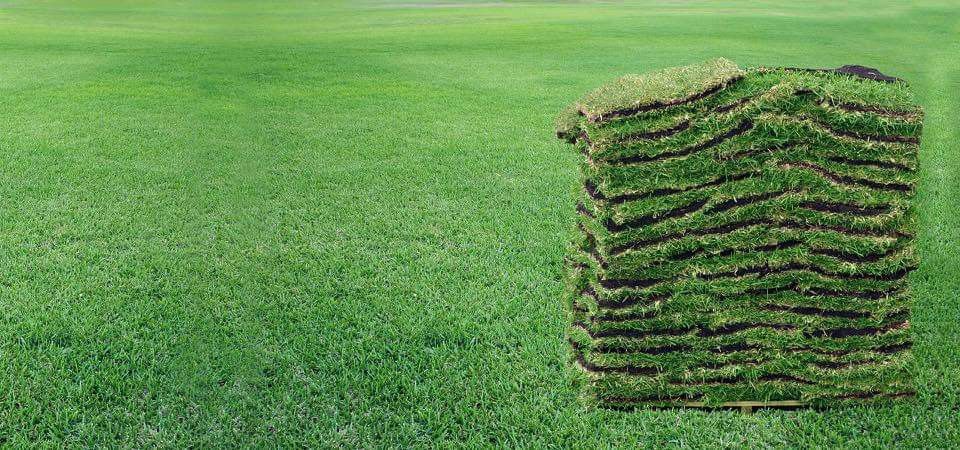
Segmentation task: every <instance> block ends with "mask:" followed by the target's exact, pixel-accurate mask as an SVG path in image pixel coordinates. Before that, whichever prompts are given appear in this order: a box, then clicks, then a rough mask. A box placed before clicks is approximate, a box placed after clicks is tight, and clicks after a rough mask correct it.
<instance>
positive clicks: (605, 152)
mask: <svg viewBox="0 0 960 450" xmlns="http://www.w3.org/2000/svg"><path fill="white" fill-rule="evenodd" d="M922 118H923V114H922V111H921V109H920V108H919V107H918V106H917V105H916V104H915V102H914V101H913V100H912V97H911V95H910V93H909V90H908V88H907V86H906V84H905V83H903V82H901V81H895V82H885V81H878V80H874V79H867V78H864V77H860V76H854V75H850V74H846V73H837V72H834V71H801V70H787V69H763V68H758V69H748V70H741V69H740V68H738V67H737V66H736V65H734V64H733V63H732V62H729V61H727V60H723V59H719V60H714V61H709V62H706V63H703V64H700V65H694V66H687V67H680V68H671V69H666V70H663V71H659V72H654V73H650V74H646V75H641V76H628V77H624V78H621V79H619V80H617V81H615V82H613V83H610V84H609V85H606V86H603V87H601V88H599V89H597V90H595V91H594V92H592V93H590V94H588V95H587V96H585V97H584V98H583V99H582V100H581V101H579V102H577V103H575V104H574V106H572V107H571V108H569V109H568V110H567V111H566V112H565V113H564V114H563V115H562V116H561V117H560V119H559V120H558V125H559V129H558V136H560V137H564V138H566V139H568V140H570V141H572V142H575V144H576V147H577V149H579V151H580V152H581V154H582V155H583V156H582V158H581V164H580V172H581V176H582V182H583V185H584V188H583V189H582V192H581V194H580V199H579V204H578V206H577V211H578V212H579V221H578V226H579V230H580V233H578V238H577V240H576V242H575V244H576V245H575V247H576V249H574V250H573V251H572V252H571V261H570V274H569V276H570V278H571V280H570V285H569V287H568V291H567V292H568V295H569V297H570V304H571V308H572V310H573V316H574V320H573V326H572V328H571V331H570V341H571V344H572V346H573V348H574V352H575V357H574V359H575V361H576V364H577V365H578V366H579V368H580V369H582V370H583V377H584V378H585V385H586V386H585V389H586V392H587V396H588V397H589V398H592V399H595V400H597V401H599V403H600V404H602V405H604V406H609V407H615V408H628V407H635V406H637V405H645V404H646V405H657V406H670V405H682V404H684V403H686V402H690V401H698V402H706V403H707V404H716V403H720V402H732V401H780V400H801V401H805V402H809V403H813V404H821V405H825V404H832V403H838V402H843V401H867V400H869V401H876V400H879V399H890V398H899V397H904V396H912V395H913V394H914V387H913V380H912V375H911V363H912V358H911V352H910V348H911V345H912V344H911V340H910V332H909V316H910V299H911V295H910V291H909V286H908V284H907V281H908V277H907V276H908V274H909V273H910V271H912V270H913V269H914V268H915V267H916V265H917V258H916V254H915V252H914V245H913V242H914V236H915V233H916V226H915V214H914V210H913V207H912V197H913V190H914V186H915V184H916V179H917V176H916V174H917V150H918V147H919V137H920V132H921V125H922Z"/></svg>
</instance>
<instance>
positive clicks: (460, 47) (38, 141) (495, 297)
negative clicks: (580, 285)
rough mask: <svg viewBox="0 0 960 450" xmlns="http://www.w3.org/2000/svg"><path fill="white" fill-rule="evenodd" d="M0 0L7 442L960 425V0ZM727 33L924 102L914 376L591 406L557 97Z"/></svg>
mask: <svg viewBox="0 0 960 450" xmlns="http://www.w3.org/2000/svg"><path fill="white" fill-rule="evenodd" d="M772 3H773V2H763V3H761V2H747V1H744V2H739V3H736V4H727V5H723V6H721V5H715V4H714V3H713V2H695V1H694V2H646V3H637V4H634V3H614V2H611V3H590V2H582V3H558V4H553V5H551V4H546V3H536V2H503V3H500V2H486V1H484V2H480V3H469V2H463V1H457V2H456V3H452V2H451V3H438V2H433V1H427V0H420V1H417V2H408V3H404V4H388V3H382V2H371V1H366V2H345V3H328V2H303V3H297V2H250V1H224V2H191V1H182V2H160V1H158V2H146V1H116V2H93V1H84V2H67V1H62V2H60V1H28V0H8V1H3V2H0V446H11V447H16V446H23V445H27V444H31V443H32V444H37V443H39V444H43V445H47V446H58V445H60V444H67V445H69V446H81V447H87V446H96V445H103V446H111V447H112V446H127V447H141V446H168V447H183V446H187V445H192V446H194V447H220V446H224V447H235V446H278V445H279V446H284V447H290V446H301V445H310V446H342V447H354V446H365V447H377V446H402V447H407V446H416V445H429V444H431V443H440V444H443V445H467V446H471V447H483V446H490V445H506V446H537V447H540V446H547V445H556V446H583V447H587V448H590V447H596V446H606V445H630V446H634V445H640V446H644V447H657V446H676V447H681V446H688V447H699V446H707V445H710V446H713V445H722V446H729V447H740V446H751V447H769V446H772V447H779V446H798V447H810V446H818V445H822V446H841V447H844V446H846V447H858V448H862V447H887V446H892V445H899V446H905V447H927V448H930V447H936V448H944V447H951V446H954V447H955V446H957V445H960V409H958V404H960V298H958V294H960V259H958V258H960V147H958V144H957V142H958V140H960V133H958V123H960V96H958V94H957V93H958V92H960V64H958V62H957V61H958V59H960V38H958V36H960V5H956V4H955V2H951V1H943V2H939V3H933V2H893V1H891V2H883V3H878V2H875V1H858V2H849V4H847V3H848V2H826V1H824V2H793V3H791V4H786V5H776V6H775V5H773V4H772ZM717 56H724V57H727V58H730V59H732V60H734V61H736V62H738V63H739V64H741V65H789V66H805V67H835V66H839V65H842V64H863V65H868V66H873V67H877V68H879V69H881V70H882V71H884V72H886V73H889V74H893V75H896V76H900V77H902V78H905V79H907V80H909V81H910V82H911V84H912V85H913V87H914V89H915V92H916V95H917V98H918V101H919V102H920V103H921V104H922V105H923V106H924V107H925V108H926V112H927V117H926V123H925V129H924V136H923V145H922V150H921V154H920V157H921V178H922V180H921V183H920V192H919V195H918V197H917V202H918V211H919V218H920V228H921V231H920V234H919V237H918V238H919V244H918V245H919V249H920V254H921V258H922V263H921V265H920V267H919V269H918V270H917V271H916V272H915V273H914V274H913V275H912V280H913V283H914V289H915V292H916V304H915V309H914V312H913V316H912V328H913V330H914V332H915V339H916V345H915V354H916V357H917V359H918V364H917V368H916V380H917V392H918V396H917V398H916V400H915V401H912V402H904V403H900V404H896V405H895V406H891V407H885V408H843V409H835V410H827V411H806V410H801V411H767V410H765V411H760V412H758V413H756V414H754V415H741V414H739V413H738V412H733V411H718V412H704V411H697V410H679V411H678V410H666V411H639V412H635V413H622V412H614V411H605V410H594V409H588V408H585V407H584V406H583V405H582V404H581V403H579V402H578V398H577V396H578V392H577V391H576V390H575V389H574V387H573V386H572V385H571V382H570V379H569V376H568V372H567V370H568V369H567V365H566V364H567V361H568V359H569V355H570V353H569V349H568V345H567V343H566V342H565V338H564V333H565V327H566V323H567V319H566V315H565V314H566V313H565V311H564V309H563V306H562V304H561V301H560V300H559V296H560V293H561V288H562V256H563V251H564V247H565V245H566V242H567V240H568V238H569V236H570V234H571V232H572V225H573V220H574V209H573V198H574V192H575V183H576V157H575V155H574V154H573V151H572V150H571V149H570V148H569V147H568V146H566V145H565V144H563V143H561V142H560V141H558V140H557V139H555V137H554V136H553V119H554V117H555V116H556V114H557V113H558V112H559V110H560V109H561V108H562V107H563V106H564V105H566V104H568V103H569V102H571V101H572V100H573V99H575V98H576V97H578V96H579V95H580V94H582V93H583V92H585V91H586V90H588V89H591V88H593V87H595V86H597V85H599V84H601V83H603V82H605V81H608V80H610V79H611V78H613V77H615V76H618V75H620V74H624V73H631V72H641V71H646V70H650V69H654V68H660V67H666V66H672V65H680V64H688V63H693V62H698V61H701V60H705V59H708V58H712V57H717Z"/></svg>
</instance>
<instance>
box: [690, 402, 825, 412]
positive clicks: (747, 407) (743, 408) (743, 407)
mask: <svg viewBox="0 0 960 450" xmlns="http://www.w3.org/2000/svg"><path fill="white" fill-rule="evenodd" d="M683 406H684V407H687V408H740V412H742V413H744V414H750V413H752V412H753V409H754V408H802V407H804V406H807V403H806V402H801V401H799V400H772V401H769V402H754V401H742V402H723V403H717V404H706V403H704V402H686V403H684V404H683Z"/></svg>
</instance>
